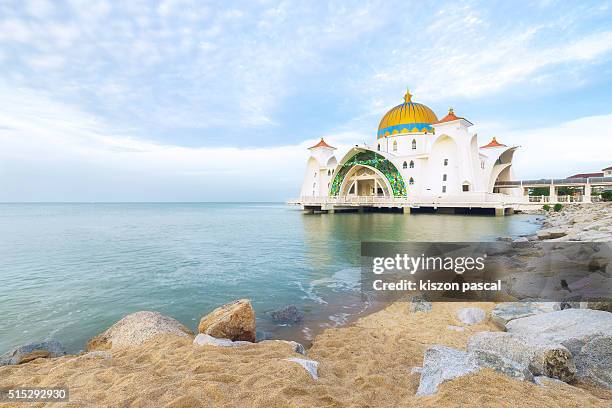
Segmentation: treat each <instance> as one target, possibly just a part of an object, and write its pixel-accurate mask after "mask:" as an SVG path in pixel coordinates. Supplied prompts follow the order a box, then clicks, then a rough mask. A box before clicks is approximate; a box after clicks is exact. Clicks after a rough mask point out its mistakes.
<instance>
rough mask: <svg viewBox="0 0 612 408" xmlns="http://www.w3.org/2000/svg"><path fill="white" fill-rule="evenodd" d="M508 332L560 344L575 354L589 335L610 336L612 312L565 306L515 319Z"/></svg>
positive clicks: (508, 325)
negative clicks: (567, 307) (563, 308)
mask: <svg viewBox="0 0 612 408" xmlns="http://www.w3.org/2000/svg"><path fill="white" fill-rule="evenodd" d="M506 328H507V330H508V332H510V333H516V334H519V335H523V336H524V337H532V338H539V339H542V340H547V341H550V342H552V343H557V344H562V345H563V346H565V347H567V349H568V350H569V351H570V353H572V355H575V354H576V353H578V352H579V351H580V349H581V348H582V346H584V344H585V343H586V341H588V340H589V339H590V338H591V337H593V336H595V335H604V336H612V313H609V312H603V311H600V310H591V309H565V310H559V311H555V312H550V313H543V314H539V315H534V316H529V317H525V318H521V319H515V320H512V321H510V322H508V324H507V325H506Z"/></svg>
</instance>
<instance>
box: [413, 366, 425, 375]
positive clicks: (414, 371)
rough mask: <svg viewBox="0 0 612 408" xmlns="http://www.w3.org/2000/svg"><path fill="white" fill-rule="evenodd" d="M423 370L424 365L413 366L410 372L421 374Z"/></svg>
mask: <svg viewBox="0 0 612 408" xmlns="http://www.w3.org/2000/svg"><path fill="white" fill-rule="evenodd" d="M422 372H423V367H412V368H411V369H410V374H421V373H422Z"/></svg>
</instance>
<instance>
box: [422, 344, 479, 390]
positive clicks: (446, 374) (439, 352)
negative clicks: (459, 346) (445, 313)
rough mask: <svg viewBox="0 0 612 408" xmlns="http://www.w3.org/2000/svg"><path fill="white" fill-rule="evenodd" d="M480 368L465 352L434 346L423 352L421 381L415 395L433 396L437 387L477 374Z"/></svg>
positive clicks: (472, 357)
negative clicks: (467, 375)
mask: <svg viewBox="0 0 612 408" xmlns="http://www.w3.org/2000/svg"><path fill="white" fill-rule="evenodd" d="M480 369H481V367H480V366H479V365H478V363H477V362H476V359H475V358H474V356H472V355H470V354H468V353H467V352H465V351H461V350H456V349H452V348H450V347H446V346H440V345H435V346H432V347H430V348H429V349H427V351H425V356H424V358H423V369H422V371H421V381H420V383H419V388H418V389H417V393H416V395H419V396H421V395H433V394H435V393H436V392H437V391H438V385H440V384H442V383H443V382H445V381H449V380H452V379H455V378H458V377H461V376H464V375H466V374H470V373H474V372H477V371H479V370H480Z"/></svg>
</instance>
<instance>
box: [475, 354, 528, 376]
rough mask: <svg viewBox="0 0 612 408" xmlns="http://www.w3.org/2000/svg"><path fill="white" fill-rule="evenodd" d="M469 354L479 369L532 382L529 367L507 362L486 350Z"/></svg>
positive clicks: (507, 360)
mask: <svg viewBox="0 0 612 408" xmlns="http://www.w3.org/2000/svg"><path fill="white" fill-rule="evenodd" d="M470 354H471V355H472V356H474V359H475V360H476V362H477V364H478V365H479V366H481V367H487V368H491V369H493V370H495V371H497V372H500V373H502V374H505V375H507V376H508V377H511V378H514V379H516V380H520V381H533V375H532V374H531V371H529V367H527V366H525V365H521V364H519V363H517V362H516V361H512V360H509V359H507V358H504V357H502V356H501V355H499V354H497V353H492V352H490V351H487V350H474V351H471V352H470Z"/></svg>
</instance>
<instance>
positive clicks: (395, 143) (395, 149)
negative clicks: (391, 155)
mask: <svg viewBox="0 0 612 408" xmlns="http://www.w3.org/2000/svg"><path fill="white" fill-rule="evenodd" d="M393 151H394V152H397V140H394V141H393Z"/></svg>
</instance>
